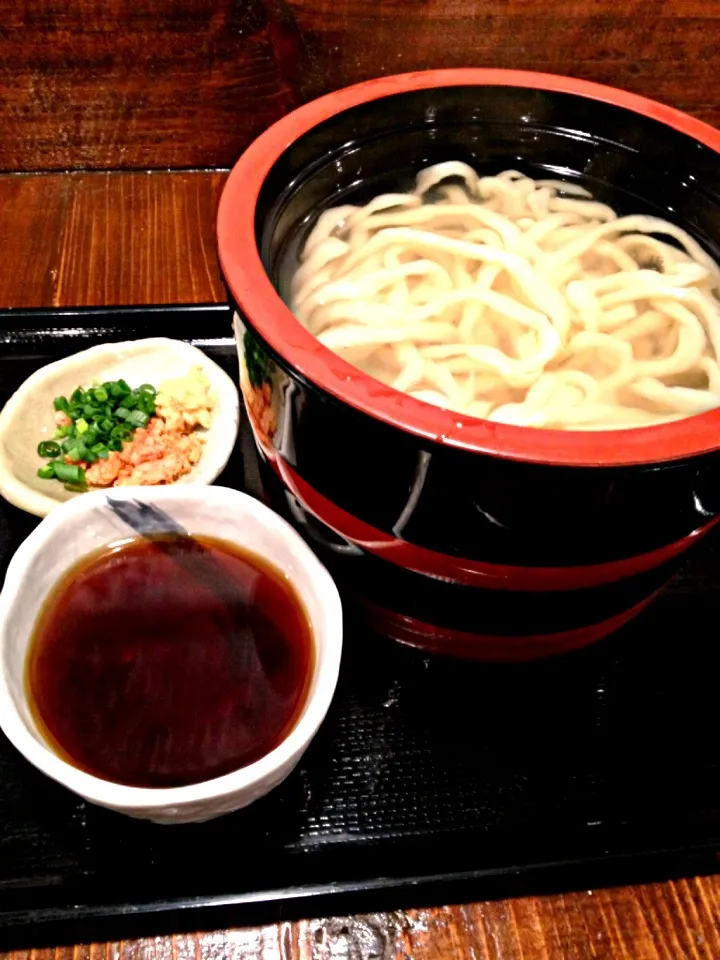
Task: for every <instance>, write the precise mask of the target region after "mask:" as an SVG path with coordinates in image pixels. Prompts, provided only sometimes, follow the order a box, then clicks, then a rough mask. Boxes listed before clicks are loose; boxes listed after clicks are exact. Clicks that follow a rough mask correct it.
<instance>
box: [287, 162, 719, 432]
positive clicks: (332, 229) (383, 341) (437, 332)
mask: <svg viewBox="0 0 720 960" xmlns="http://www.w3.org/2000/svg"><path fill="white" fill-rule="evenodd" d="M297 259H298V262H297V267H296V269H295V271H294V274H293V276H292V280H291V281H290V284H289V290H288V291H287V294H286V295H287V299H288V301H289V303H290V306H291V309H292V310H293V312H294V313H295V314H296V316H297V317H298V319H299V320H300V321H301V322H302V323H303V324H304V325H305V326H306V327H307V328H308V330H309V331H310V332H311V333H313V334H314V335H315V336H317V338H318V339H319V340H320V341H321V342H322V343H324V344H325V345H326V346H327V347H329V348H330V349H332V350H333V351H335V352H336V353H337V354H339V355H341V356H342V357H344V358H345V359H346V360H348V361H349V362H350V363H353V364H354V365H356V366H357V367H358V368H360V369H361V370H363V371H364V372H365V373H368V374H369V375H371V376H373V377H376V378H377V379H379V380H381V381H382V382H384V383H386V384H388V385H391V386H392V387H394V388H395V389H397V390H400V391H403V392H405V393H408V394H410V395H411V396H413V397H415V398H417V399H419V400H423V401H426V402H428V403H432V404H435V405H437V406H440V407H444V408H448V409H452V410H456V411H458V412H461V413H463V414H466V415H468V416H474V417H480V418H486V419H489V420H494V421H498V422H504V423H511V424H516V425H521V426H535V427H547V428H560V429H569V430H594V429H596V430H597V429H615V428H625V427H639V426H646V425H650V424H655V423H663V422H668V421H672V420H676V419H679V418H682V417H686V416H691V415H693V414H698V413H702V412H705V411H707V410H710V409H713V408H714V407H717V406H720V366H719V365H718V357H720V301H719V300H718V287H719V278H720V272H719V271H718V267H717V265H716V264H715V263H714V261H713V260H712V259H711V258H710V257H709V255H708V254H707V253H706V252H705V251H704V250H703V248H702V247H700V245H699V244H698V243H697V242H696V241H695V240H693V238H692V237H691V236H690V235H689V234H688V233H687V232H686V231H684V230H682V229H680V228H679V227H677V226H675V225H674V224H671V223H669V222H667V221H665V220H662V219H660V218H658V217H653V216H649V215H646V214H630V215H628V216H619V215H618V213H617V212H616V210H615V209H613V208H612V207H610V206H608V205H606V204H604V203H599V202H597V201H596V200H594V199H593V197H592V196H591V195H590V193H589V192H588V191H587V190H585V189H584V188H582V187H580V186H578V185H577V184H575V183H564V182H560V181H557V180H548V179H533V178H531V177H529V176H526V175H524V174H522V173H520V172H518V171H515V170H505V171H503V172H502V173H500V174H497V175H494V176H479V175H478V174H477V173H476V172H475V171H474V170H473V169H472V168H471V167H470V166H468V165H466V164H464V163H460V162H453V161H450V162H445V163H439V164H435V165H434V166H431V167H427V168H426V169H424V170H422V171H421V172H420V173H419V174H418V176H417V178H416V181H415V184H414V186H413V187H412V189H410V190H409V191H407V192H403V193H385V194H380V195H377V196H375V197H374V198H373V199H371V200H370V201H369V202H367V203H365V204H363V205H357V204H351V203H345V204H342V205H340V206H336V207H332V208H330V209H327V210H325V211H324V212H323V213H321V215H320V216H319V217H318V219H317V221H316V223H315V224H314V226H313V227H312V229H311V231H310V232H309V234H308V235H307V236H306V238H305V240H304V243H303V244H302V247H301V250H300V253H299V256H298V258H297Z"/></svg>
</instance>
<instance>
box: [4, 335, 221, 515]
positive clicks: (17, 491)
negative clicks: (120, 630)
mask: <svg viewBox="0 0 720 960" xmlns="http://www.w3.org/2000/svg"><path fill="white" fill-rule="evenodd" d="M147 348H150V349H153V348H154V349H157V350H174V351H175V352H176V353H186V354H187V358H188V363H190V364H192V365H195V366H202V368H203V370H204V371H205V372H206V373H207V374H208V376H209V377H210V380H211V384H212V387H213V389H214V390H215V391H216V393H217V394H218V396H217V402H218V407H219V409H218V411H217V412H218V414H220V415H224V416H225V418H226V419H228V420H231V421H234V423H235V431H234V433H233V431H231V430H228V431H227V437H226V440H225V443H222V442H221V443H219V444H218V450H217V451H216V455H215V456H214V457H213V458H212V462H209V461H208V460H205V461H203V459H202V458H201V459H200V462H199V464H198V465H197V467H196V468H195V470H194V475H193V483H196V484H210V483H212V481H213V480H214V479H215V478H216V477H217V476H218V475H219V474H220V473H221V472H222V470H223V469H224V467H225V465H226V464H227V461H228V460H229V458H230V454H231V453H232V450H233V447H234V445H235V440H236V438H237V424H238V423H239V420H240V398H239V396H238V392H237V388H236V387H235V384H234V383H233V381H232V378H231V377H230V376H229V375H228V374H227V373H226V372H225V371H224V370H223V369H222V367H220V366H218V364H217V363H215V361H214V360H213V359H212V358H211V357H209V356H207V354H205V353H203V351H202V350H200V349H198V347H195V346H193V344H191V343H187V342H186V341H184V340H176V339H174V338H172V337H143V338H141V339H139V340H117V341H112V342H108V343H99V344H96V345H95V346H94V347H88V348H87V349H85V350H78V351H77V353H73V354H70V355H68V356H67V357H60V358H59V359H58V360H53V361H51V362H50V363H46V364H44V365H43V366H42V367H39V368H38V369H37V370H35V371H34V372H33V373H31V374H30V376H29V377H27V379H26V380H23V382H22V383H21V384H20V386H19V387H18V388H17V390H15V391H14V393H13V394H12V396H11V397H10V398H9V399H8V401H7V403H6V404H5V405H4V406H3V407H2V409H0V437H2V436H3V434H4V433H5V431H6V430H7V429H8V426H9V425H10V424H11V423H12V421H13V419H14V417H15V416H16V415H17V413H18V411H19V409H20V407H21V405H22V403H23V402H24V400H25V398H26V397H27V395H28V393H30V392H31V391H32V390H33V389H34V388H35V387H36V386H37V385H38V384H41V383H43V381H44V380H45V379H46V378H47V376H48V374H51V373H52V371H54V370H57V369H59V368H63V369H66V370H72V369H73V367H81V366H83V365H84V363H85V361H86V360H88V359H92V358H94V357H98V358H99V357H103V356H113V355H115V354H117V353H121V352H123V351H125V352H129V353H132V352H139V351H140V350H142V349H147ZM218 419H219V418H218ZM210 429H212V425H211V427H210ZM185 486H190V484H185ZM112 489H116V488H114V487H113V488H112ZM0 495H2V496H3V497H4V498H5V499H6V500H7V501H8V503H11V504H12V505H13V506H15V507H17V508H18V509H20V510H24V511H25V512H26V513H31V514H33V516H36V517H46V516H48V515H49V514H50V513H51V512H52V511H54V510H56V509H57V508H58V506H59V505H60V503H61V502H63V501H59V500H55V498H54V497H51V496H49V495H46V494H44V493H41V492H40V491H38V490H33V489H32V488H31V487H28V486H27V485H26V484H24V483H23V482H22V480H19V479H18V478H17V477H16V476H15V475H14V474H13V472H12V470H11V468H10V466H9V464H8V462H7V459H6V458H5V457H4V456H3V453H2V449H1V448H0ZM82 496H86V494H82ZM74 499H77V498H74Z"/></svg>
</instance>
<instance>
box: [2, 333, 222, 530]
mask: <svg viewBox="0 0 720 960" xmlns="http://www.w3.org/2000/svg"><path fill="white" fill-rule="evenodd" d="M197 366H199V367H201V368H202V369H203V371H204V372H205V374H206V375H207V377H208V380H209V381H210V388H211V390H212V394H213V396H214V399H215V408H214V410H213V413H212V421H211V423H210V427H209V428H208V430H207V431H204V432H205V434H206V440H205V444H204V449H203V454H202V457H201V458H200V461H199V462H198V464H197V465H196V466H195V467H193V469H192V470H191V471H190V473H188V474H186V475H185V476H183V477H181V478H180V479H179V480H178V481H177V483H180V484H188V483H201V484H209V483H212V482H213V480H215V478H216V477H217V476H218V474H219V473H220V472H221V471H222V469H223V467H224V466H225V464H226V463H227V461H228V458H229V456H230V454H231V453H232V449H233V447H234V445H235V440H236V437H237V430H238V423H239V419H240V401H239V397H238V391H237V388H236V386H235V384H234V383H233V381H232V380H231V378H230V377H229V376H228V375H227V374H226V373H225V371H224V370H222V369H221V368H220V367H219V366H218V365H217V364H216V363H214V362H213V361H212V360H210V358H209V357H207V356H206V355H205V354H204V353H203V352H202V350H198V349H197V347H193V346H190V344H188V343H183V341H182V340H171V339H169V338H167V337H152V338H149V339H146V340H127V341H124V342H122V343H103V344H101V345H100V346H97V347H90V349H89V350H83V351H81V352H80V353H76V354H73V355H72V356H71V357H66V358H64V359H63V360H57V361H55V362H54V363H49V364H48V365H47V366H45V367H41V368H40V369H39V370H37V371H36V372H35V373H33V374H32V376H30V377H28V379H27V380H26V381H25V382H24V383H23V384H22V385H21V386H20V387H19V388H18V389H17V390H16V391H15V393H14V394H13V395H12V397H10V399H9V400H8V402H7V403H6V404H5V406H4V407H3V409H2V411H1V412H0V494H2V496H3V497H5V499H6V500H8V501H9V502H10V503H12V504H13V505H14V506H16V507H20V509H21V510H26V511H27V512H28V513H32V514H35V516H36V517H45V516H47V515H48V514H49V513H50V511H51V510H54V509H55V507H57V506H58V505H59V504H60V503H64V502H65V501H67V500H71V499H73V498H74V497H78V496H86V494H77V493H71V492H70V491H68V490H66V489H65V487H64V485H63V484H62V483H59V482H58V481H55V480H41V479H40V478H39V477H38V476H37V471H38V467H41V466H42V465H43V463H44V461H43V460H42V459H41V458H40V457H39V456H38V455H37V445H38V443H40V441H41V440H49V439H50V438H51V437H52V435H53V433H54V431H55V410H54V407H53V400H54V399H55V397H57V396H61V395H62V396H67V395H69V394H70V393H72V392H73V390H75V389H76V388H77V387H80V386H83V387H84V386H88V385H89V384H90V383H91V382H92V381H93V380H97V379H99V380H103V381H104V380H119V379H120V378H124V379H125V380H127V382H128V383H129V384H130V386H131V387H137V386H140V384H141V383H152V384H153V385H154V386H156V387H157V386H159V385H160V383H161V382H162V381H164V380H171V379H175V378H177V377H182V376H184V375H185V374H186V373H187V372H188V370H189V369H190V368H191V367H197Z"/></svg>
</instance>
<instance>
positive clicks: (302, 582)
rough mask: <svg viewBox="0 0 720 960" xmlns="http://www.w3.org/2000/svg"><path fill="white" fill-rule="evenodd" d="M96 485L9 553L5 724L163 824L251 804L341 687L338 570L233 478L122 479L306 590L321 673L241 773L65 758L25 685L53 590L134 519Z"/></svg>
mask: <svg viewBox="0 0 720 960" xmlns="http://www.w3.org/2000/svg"><path fill="white" fill-rule="evenodd" d="M106 496H107V495H106V493H105V491H102V490H99V491H92V492H90V493H87V494H84V495H83V496H82V497H77V498H76V499H75V500H72V501H70V502H69V503H65V504H63V505H62V506H61V507H59V508H58V509H57V510H55V511H53V513H52V514H51V515H50V516H49V517H46V519H45V520H43V522H42V523H40V524H39V526H37V527H36V529H35V530H34V531H33V532H32V533H31V534H30V536H29V537H28V538H27V540H25V542H24V543H23V544H22V545H21V546H20V548H19V549H18V551H17V553H16V554H15V556H14V557H13V558H12V560H11V561H10V566H9V568H8V572H7V577H6V580H5V586H4V588H3V591H2V593H1V594H0V726H1V727H2V730H3V732H4V733H5V735H6V736H7V738H8V740H10V742H11V743H12V744H13V745H14V746H15V747H16V748H17V749H18V750H19V751H20V753H22V754H23V755H24V756H25V758H26V759H27V760H29V761H30V763H32V764H34V766H36V767H37V768H38V769H39V770H41V771H42V772H43V773H45V774H47V776H49V777H52V778H53V779H54V780H57V782H58V783H61V784H62V785H63V786H65V787H67V788H68V790H72V791H73V792H74V793H77V794H79V795H80V796H81V797H84V799H85V800H88V801H90V802H91V803H96V804H99V805H100V806H103V807H109V808H110V809H111V810H116V811H118V812H119V813H125V814H127V815H129V816H131V817H138V818H141V819H146V820H153V821H155V822H157V823H194V822H202V821H203V820H209V819H211V818H213V817H217V816H220V815H221V814H224V813H230V812H231V811H233V810H237V809H239V808H240V807H244V806H247V805H248V804H249V803H252V802H253V801H254V800H257V799H258V798H259V797H262V796H264V795H265V794H266V793H268V792H269V791H270V790H272V789H273V788H274V787H276V786H277V785H278V784H279V783H281V782H282V781H283V780H284V779H285V777H287V775H288V774H289V773H290V772H291V771H292V769H293V768H294V767H295V765H296V764H297V762H298V761H299V760H300V757H301V756H302V755H303V753H304V752H305V750H306V749H307V747H308V745H309V743H310V741H311V740H312V739H313V737H314V736H315V734H316V732H317V730H318V727H319V726H320V724H321V723H322V721H323V719H324V717H325V714H326V713H327V710H328V707H329V706H330V702H331V700H332V698H333V694H334V693H335V687H336V685H337V678H338V671H339V668H340V656H341V652H342V630H343V626H342V608H341V604H340V597H339V595H338V591H337V587H336V586H335V584H334V582H333V580H332V578H331V576H330V574H329V573H328V572H327V570H326V569H325V568H324V567H323V566H322V564H321V563H320V561H319V560H318V559H317V557H316V556H315V554H314V553H313V552H312V551H311V550H310V548H309V547H308V546H307V545H306V544H305V542H304V541H303V540H302V539H301V537H300V536H299V535H298V534H297V533H296V532H295V531H294V530H293V528H292V527H291V526H290V525H289V524H288V523H286V522H285V521H284V520H283V519H282V518H281V517H279V516H278V515H277V514H275V513H273V512H272V510H270V509H269V508H268V507H266V506H264V505H263V504H262V503H259V502H258V501H257V500H254V499H253V498H252V497H249V496H247V494H244V493H239V492H238V491H237V490H230V489H227V488H225V487H197V486H196V487H187V486H185V487H183V486H167V487H120V488H118V489H115V490H113V491H112V497H113V499H115V500H117V499H134V500H139V501H141V502H144V503H150V504H156V505H157V506H158V507H159V508H160V509H161V510H164V511H165V512H166V513H168V514H169V515H170V516H171V517H172V518H173V519H174V520H176V521H177V522H178V523H179V524H181V525H182V526H183V527H184V528H185V529H186V530H188V531H189V532H190V533H194V534H205V535H207V536H215V537H220V538H222V539H224V540H229V541H231V542H233V543H236V544H239V545H241V546H243V547H245V548H247V549H248V550H250V551H252V552H254V553H256V554H259V555H260V556H262V557H265V558H266V559H268V560H270V561H271V562H272V563H273V564H274V565H275V567H277V568H278V569H280V570H282V571H283V572H284V573H285V574H286V575H287V577H288V578H289V580H290V581H291V583H292V584H293V585H294V587H295V589H296V590H297V592H298V594H299V596H300V597H301V598H302V600H303V602H304V604H305V608H306V610H307V613H308V615H309V617H310V622H311V626H312V633H313V642H314V644H315V657H314V667H313V676H312V680H311V683H310V689H309V692H308V695H307V699H306V702H305V706H304V709H303V712H302V714H301V715H300V717H299V718H298V720H297V722H296V724H295V726H294V727H293V728H292V730H291V731H290V732H289V734H288V735H287V736H286V738H285V739H284V740H283V741H282V742H281V743H280V744H279V745H278V746H277V747H276V748H275V749H274V750H272V751H271V752H270V753H268V754H266V755H265V756H264V757H262V758H261V759H260V760H257V761H255V762H254V763H251V764H249V765H248V766H246V767H243V768H241V769H239V770H236V771H235V772H234V773H229V774H226V775H225V776H223V777H217V778H215V779H214V780H207V781H205V782H204V783H197V784H193V785H191V786H187V787H171V788H157V789H148V788H140V787H128V786H123V785H121V784H117V783H112V782H110V781H107V780H103V779H101V778H99V777H95V776H92V775H91V774H89V773H85V772H84V771H82V770H79V769H78V768H77V767H75V766H73V765H72V764H70V763H68V762H67V761H65V760H63V759H62V758H61V757H59V756H58V755H57V754H56V753H55V752H54V751H53V749H52V747H51V746H50V745H49V744H48V743H47V742H46V741H45V739H44V737H43V736H42V734H41V733H40V731H39V730H38V728H37V726H36V724H35V720H34V719H33V715H32V711H31V709H30V706H29V704H28V700H27V694H26V689H25V661H26V656H27V650H28V645H29V641H30V638H31V635H32V631H33V628H34V625H35V621H36V619H37V616H38V613H39V611H40V609H41V607H42V604H43V601H44V600H45V597H46V596H47V594H48V592H49V590H50V589H51V588H52V587H53V585H54V584H55V583H57V581H58V580H59V579H60V578H61V577H62V575H63V573H64V572H65V571H66V570H67V569H68V568H69V567H71V566H72V565H73V564H75V563H76V562H77V561H78V560H80V559H81V558H82V557H83V556H86V555H87V554H88V553H90V552H92V551H93V550H96V549H98V548H100V547H102V546H103V545H105V544H110V543H113V542H115V541H117V540H119V539H124V538H126V537H127V536H128V534H129V528H128V527H127V526H125V524H124V523H123V522H122V521H121V520H120V519H119V518H118V517H117V516H116V515H115V513H113V511H112V510H110V508H109V507H108V506H107V499H106Z"/></svg>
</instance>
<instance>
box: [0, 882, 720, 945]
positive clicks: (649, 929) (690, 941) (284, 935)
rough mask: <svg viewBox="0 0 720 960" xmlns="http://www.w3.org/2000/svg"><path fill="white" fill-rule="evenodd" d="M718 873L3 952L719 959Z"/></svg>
mask: <svg viewBox="0 0 720 960" xmlns="http://www.w3.org/2000/svg"><path fill="white" fill-rule="evenodd" d="M718 957H720V878H718V877H711V878H707V879H703V880H700V879H696V880H688V881H680V882H677V883H661V884H650V885H646V886H638V887H622V888H618V889H614V890H597V891H588V892H586V893H574V894H568V895H563V896H552V897H526V898H523V899H520V900H503V901H497V902H490V903H476V904H468V905H460V906H449V907H437V908H433V909H427V910H408V911H398V912H395V913H383V914H371V915H368V916H359V917H330V918H320V919H316V920H304V921H300V922H299V923H285V924H278V925H273V926H267V927H253V928H245V929H237V930H222V931H218V932H215V933H198V934H187V935H182V936H174V937H162V938H161V937H157V938H153V939H146V940H132V941H121V942H118V943H107V944H93V945H92V946H90V945H88V946H78V947H67V948H59V949H56V950H33V951H24V952H21V951H18V952H16V953H7V954H0V958H2V960H225V958H227V960H408V958H410V960H450V958H472V960H591V958H592V960H718Z"/></svg>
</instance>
